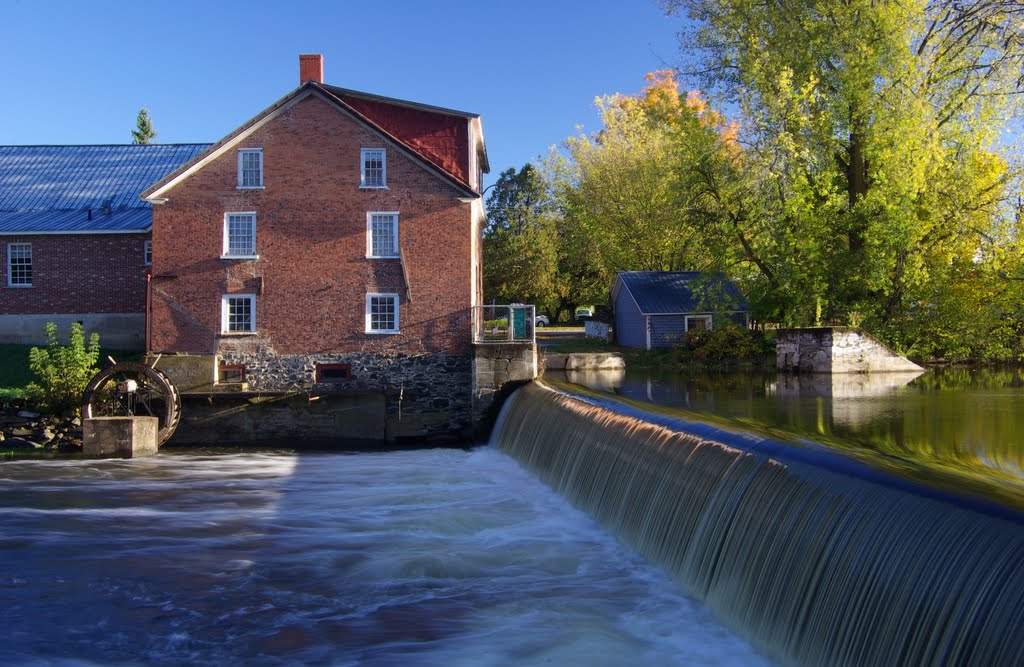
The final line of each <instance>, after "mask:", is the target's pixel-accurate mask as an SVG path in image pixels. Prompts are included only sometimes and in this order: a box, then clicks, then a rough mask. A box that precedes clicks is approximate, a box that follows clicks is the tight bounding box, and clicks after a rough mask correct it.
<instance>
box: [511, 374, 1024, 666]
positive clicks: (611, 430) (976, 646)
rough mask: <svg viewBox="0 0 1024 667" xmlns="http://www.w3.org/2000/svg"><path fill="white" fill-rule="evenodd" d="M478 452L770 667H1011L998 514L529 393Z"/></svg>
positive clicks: (1022, 546) (1015, 577)
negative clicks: (521, 470)
mask: <svg viewBox="0 0 1024 667" xmlns="http://www.w3.org/2000/svg"><path fill="white" fill-rule="evenodd" d="M493 442H494V443H495V444H496V446H497V447H498V448H499V449H501V450H502V451H504V452H506V453H508V454H510V455H511V456H512V457H513V458H515V459H517V460H518V461H519V462H520V463H521V464H522V465H523V466H524V467H525V468H527V469H528V470H530V471H531V472H532V473H534V474H535V475H537V476H538V477H539V478H540V479H541V480H542V481H544V482H546V483H547V484H548V485H549V486H551V487H553V488H554V489H555V490H557V491H558V492H559V493H560V494H562V495H563V496H564V497H566V498H567V499H568V500H569V501H570V502H571V503H573V504H574V505H575V506H577V507H578V508H580V509H582V510H584V511H586V512H587V513H589V514H590V515H591V516H593V517H594V518H595V519H596V520H597V521H598V522H599V523H600V524H601V525H603V526H604V527H605V528H606V529H608V530H609V531H610V532H611V533H612V534H614V535H615V536H616V537H618V538H619V539H620V540H622V541H623V542H624V543H626V544H627V545H629V546H631V547H633V548H634V549H636V550H637V551H638V552H639V553H640V554H642V555H643V556H644V557H646V558H647V559H648V560H649V561H650V562H652V563H654V564H656V565H658V566H660V567H662V568H663V569H664V570H665V571H666V572H667V573H669V574H670V576H672V577H673V578H674V579H675V580H676V581H678V582H679V583H680V584H681V585H682V587H683V589H684V590H685V591H686V592H687V593H689V594H690V595H692V596H694V597H696V598H697V599H699V600H702V601H704V602H706V603H707V604H708V605H709V607H710V608H711V609H712V611H713V612H714V613H715V615H716V616H717V617H718V618H719V619H720V620H722V621H723V622H724V623H725V624H726V625H727V626H729V627H730V628H731V629H732V630H734V631H735V632H737V633H738V634H740V635H741V636H744V637H745V638H747V639H749V640H750V641H751V642H752V643H753V644H754V645H755V646H757V647H758V648H759V649H760V650H761V651H762V652H764V653H765V654H766V655H767V656H768V657H770V658H772V659H773V660H776V661H778V662H779V663H781V664H796V665H870V666H876V665H879V666H880V665H986V666H987V665H1020V664H1024V633H1022V630H1024V523H1022V519H1021V516H1020V515H1019V514H1018V513H1017V512H1016V511H1014V510H1010V509H1006V508H1000V507H998V506H989V505H986V504H985V503H980V502H973V501H971V502H968V501H963V500H962V499H960V498H958V497H955V496H951V495H947V494H944V493H941V492H936V491H934V490H932V489H928V488H924V487H918V486H915V485H913V484H908V483H906V482H905V480H901V479H899V478H897V477H889V476H887V475H885V474H874V473H872V472H870V471H861V470H860V469H859V468H858V466H856V465H851V466H848V467H846V468H844V466H843V465H839V464H836V461H837V460H838V459H830V458H828V457H824V458H821V457H815V456H808V455H806V452H801V451H799V450H798V449H795V448H791V449H787V447H785V446H780V444H779V443H771V442H768V443H765V442H763V441H761V440H759V439H757V438H749V437H737V436H735V434H730V433H728V432H725V431H720V430H716V429H708V428H702V429H699V435H697V434H695V433H690V432H687V431H686V430H685V429H684V428H674V427H671V426H667V425H663V424H656V423H652V422H650V421H645V420H644V419H641V418H638V417H637V416H635V415H630V414H624V413H623V412H621V411H617V410H614V409H610V408H609V407H608V406H603V405H597V404H595V403H593V402H590V401H585V400H581V399H580V398H578V397H573V396H569V395H566V394H564V393H561V392H558V391H554V390H552V389H550V388H548V387H546V386H543V385H539V384H532V385H528V386H526V387H523V388H522V389H520V390H518V391H517V392H516V393H515V394H514V395H513V396H512V397H511V398H510V399H509V402H508V403H507V404H506V406H505V408H504V411H503V413H502V416H501V418H500V419H499V422H498V424H497V425H496V428H495V433H494V437H493ZM860 473H863V474H860Z"/></svg>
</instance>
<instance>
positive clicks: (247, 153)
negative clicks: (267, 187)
mask: <svg viewBox="0 0 1024 667" xmlns="http://www.w3.org/2000/svg"><path fill="white" fill-rule="evenodd" d="M238 187H240V188H262V187H263V149H262V148H242V149H240V150H239V151H238Z"/></svg>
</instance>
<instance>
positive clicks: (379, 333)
mask: <svg viewBox="0 0 1024 667" xmlns="http://www.w3.org/2000/svg"><path fill="white" fill-rule="evenodd" d="M366 333H367V335H371V336H379V335H394V334H399V333H402V332H401V331H399V330H397V329H395V330H388V331H382V330H377V331H367V332H366Z"/></svg>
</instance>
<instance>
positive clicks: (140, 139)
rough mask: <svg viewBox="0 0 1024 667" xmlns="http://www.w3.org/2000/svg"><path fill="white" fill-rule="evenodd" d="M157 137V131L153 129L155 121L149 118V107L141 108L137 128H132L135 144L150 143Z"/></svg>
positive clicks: (136, 121) (136, 120) (136, 122)
mask: <svg viewBox="0 0 1024 667" xmlns="http://www.w3.org/2000/svg"><path fill="white" fill-rule="evenodd" d="M155 138H156V131H155V130H154V129H153V121H151V120H150V118H149V109H147V108H145V107H143V108H141V109H139V115H138V116H137V117H136V119H135V129H134V130H132V143H133V144H148V143H149V142H150V140H151V139H155Z"/></svg>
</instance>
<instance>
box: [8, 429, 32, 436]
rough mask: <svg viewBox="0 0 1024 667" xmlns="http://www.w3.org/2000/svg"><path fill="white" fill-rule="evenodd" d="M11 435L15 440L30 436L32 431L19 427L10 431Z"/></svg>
mask: <svg viewBox="0 0 1024 667" xmlns="http://www.w3.org/2000/svg"><path fill="white" fill-rule="evenodd" d="M11 435H13V436H14V437H15V438H25V437H27V436H30V435H32V429H30V428H25V427H24V426H19V427H18V428H14V429H11Z"/></svg>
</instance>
